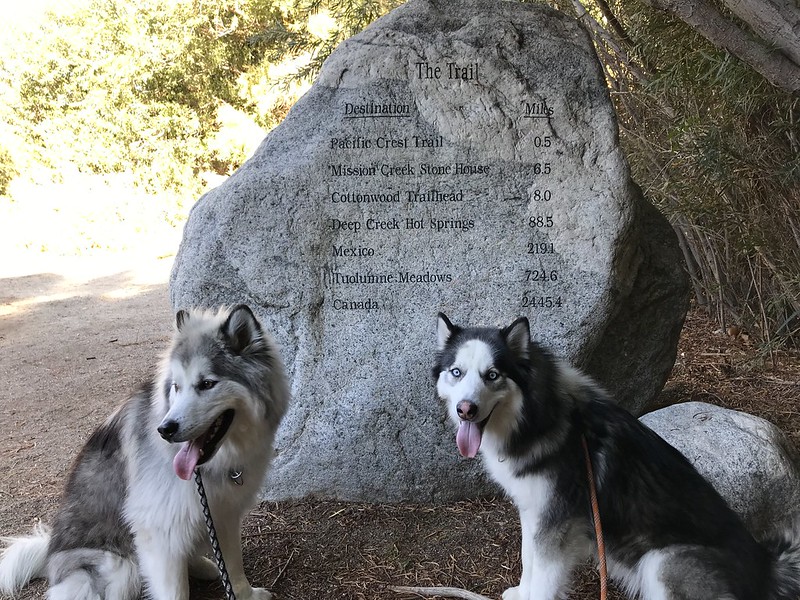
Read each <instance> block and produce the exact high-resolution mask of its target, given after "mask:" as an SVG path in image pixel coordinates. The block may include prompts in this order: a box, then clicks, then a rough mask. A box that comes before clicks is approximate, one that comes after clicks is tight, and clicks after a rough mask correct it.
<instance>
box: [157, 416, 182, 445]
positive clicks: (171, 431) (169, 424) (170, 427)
mask: <svg viewBox="0 0 800 600" xmlns="http://www.w3.org/2000/svg"><path fill="white" fill-rule="evenodd" d="M177 432H178V422H177V421H172V420H170V421H164V422H163V423H161V425H159V426H158V433H160V434H161V437H162V438H164V439H165V440H167V441H168V442H170V441H172V437H173V436H174V435H175V434H176V433H177Z"/></svg>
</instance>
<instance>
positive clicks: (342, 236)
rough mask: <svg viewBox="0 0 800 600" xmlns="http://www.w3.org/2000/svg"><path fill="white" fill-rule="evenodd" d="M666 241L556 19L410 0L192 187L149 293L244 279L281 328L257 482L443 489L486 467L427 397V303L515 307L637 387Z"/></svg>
mask: <svg viewBox="0 0 800 600" xmlns="http://www.w3.org/2000/svg"><path fill="white" fill-rule="evenodd" d="M680 263H681V258H680V253H679V251H678V248H677V244H676V242H675V239H674V236H673V235H672V231H671V229H670V227H669V225H668V224H667V223H666V221H665V220H664V219H663V218H662V217H661V216H660V215H659V214H658V213H657V211H655V209H653V208H652V207H651V206H650V205H648V204H647V203H646V202H644V201H643V200H642V199H641V196H640V194H639V192H638V189H637V188H636V186H635V185H634V184H633V183H632V182H631V181H630V176H629V172H628V167H627V165H626V163H625V160H624V157H623V155H622V153H621V150H620V148H619V146H618V140H617V128H616V122H615V116H614V112H613V108H612V105H611V103H610V100H609V97H608V94H607V92H606V88H605V84H604V79H603V74H602V71H601V68H600V66H599V64H598V62H597V59H596V57H595V55H594V50H593V47H592V44H591V42H590V40H589V38H588V36H587V35H586V33H585V32H584V31H583V30H582V29H581V28H580V27H579V26H578V25H577V23H576V22H574V21H573V20H572V19H570V18H568V17H566V16H564V15H562V14H559V13H557V12H555V11H553V10H550V9H548V8H546V7H543V6H537V5H530V4H518V3H514V2H492V1H488V0H471V1H465V2H459V3H452V2H447V1H444V0H428V1H425V0H411V1H410V2H408V3H407V4H405V5H404V6H402V7H401V8H399V9H397V10H395V11H394V12H392V13H391V14H389V15H387V16H386V17H384V18H382V19H380V20H379V21H377V22H376V23H374V24H373V25H372V26H370V27H369V28H368V29H366V30H365V31H364V32H362V33H361V34H359V35H357V36H355V37H353V38H351V39H350V40H347V41H346V42H344V43H343V44H342V45H341V46H340V47H339V48H338V49H337V50H336V51H335V52H334V53H333V54H332V55H331V57H330V58H329V59H328V60H327V62H326V63H325V65H324V67H323V69H322V72H321V74H320V76H319V78H318V80H317V81H316V82H315V84H314V85H313V87H312V88H311V90H310V91H309V92H308V93H307V94H306V95H305V96H304V97H303V98H302V99H300V100H299V101H298V102H297V103H296V105H295V106H294V107H293V108H292V110H291V111H290V113H289V115H288V116H287V117H286V119H285V121H284V122H283V123H282V124H281V125H280V126H279V127H278V128H276V129H275V130H274V131H273V132H272V133H270V135H269V136H268V137H267V138H266V140H265V141H264V142H263V144H262V145H261V147H260V148H259V149H258V151H257V152H256V154H255V156H254V157H253V158H251V159H250V160H249V161H248V162H247V163H246V164H245V165H244V166H243V167H242V168H241V169H240V170H239V171H237V172H236V173H235V174H234V175H233V176H232V177H231V178H230V179H229V180H228V181H227V182H226V183H225V184H224V185H222V186H221V187H220V188H218V189H216V190H214V191H212V192H210V193H209V194H207V195H205V196H204V197H203V198H201V199H200V201H198V203H197V205H196V206H195V207H194V209H193V210H192V213H191V216H190V219H189V221H188V223H187V225H186V230H185V234H184V240H183V243H182V245H181V249H180V252H179V254H178V257H177V259H176V262H175V268H174V271H173V276H172V281H171V294H172V301H173V304H174V306H175V307H176V308H177V307H188V306H196V305H201V306H207V305H213V304H217V303H234V302H246V303H248V304H250V305H251V306H252V307H253V308H254V309H255V310H256V312H258V313H259V315H260V316H261V317H262V318H263V319H264V320H265V322H266V323H267V325H268V327H269V328H270V330H271V331H272V332H273V333H274V336H275V337H276V339H277V341H278V342H279V343H280V345H281V347H282V349H283V356H284V358H285V360H286V362H287V368H288V372H289V375H290V378H291V380H292V386H293V387H292V391H293V395H294V402H293V406H292V408H291V409H290V411H289V414H288V416H287V418H286V420H285V422H284V426H283V427H282V429H281V432H280V433H279V439H278V442H277V446H278V456H277V458H276V460H275V463H274V468H273V472H272V474H271V475H270V478H269V479H268V485H267V490H266V494H267V496H268V497H270V498H285V497H299V496H304V495H308V494H315V495H318V496H324V497H335V498H341V499H354V500H380V501H386V500H388V501H397V500H416V501H430V500H450V499H454V498H461V497H465V496H471V495H476V494H479V493H483V492H485V491H486V489H487V488H486V487H485V486H482V485H477V486H476V484H475V481H478V480H479V479H478V476H477V475H476V473H477V472H478V468H477V467H478V465H477V464H469V463H465V462H461V461H459V459H458V458H457V452H456V451H455V445H454V440H453V435H452V432H451V430H450V428H449V425H447V424H445V423H444V420H445V414H444V410H443V409H442V407H440V406H439V405H438V404H437V402H436V401H435V400H434V392H433V383H432V380H431V376H430V365H431V363H432V358H433V352H434V346H435V344H434V339H435V335H434V332H435V316H436V313H437V312H438V311H440V310H442V311H444V312H446V313H447V314H448V315H450V316H451V317H452V318H453V319H454V320H456V321H458V322H466V323H472V324H487V325H505V324H508V323H509V322H511V320H513V319H514V318H515V317H517V316H519V315H526V316H528V318H529V319H530V321H531V324H532V329H533V331H534V335H535V336H536V338H537V339H539V340H540V341H541V342H543V343H544V344H546V345H548V346H550V347H552V348H553V349H554V351H555V352H556V353H557V354H559V355H561V356H563V357H564V358H566V359H568V360H570V361H572V362H574V363H576V364H579V365H582V366H584V367H586V368H588V369H589V370H590V371H591V372H593V373H595V374H596V375H598V376H599V377H600V379H601V380H602V381H603V383H604V384H606V385H607V386H608V387H609V388H610V389H611V390H612V392H615V393H617V394H618V395H619V397H620V400H621V402H623V403H624V404H625V405H626V406H628V407H630V408H631V409H633V410H641V409H642V408H643V407H644V406H646V404H647V403H648V402H650V401H651V400H652V398H653V397H654V396H655V394H656V393H657V392H658V391H659V390H660V388H661V386H662V385H663V382H664V380H665V378H666V375H667V373H668V372H669V369H670V368H671V366H672V361H673V360H674V353H675V344H676V342H677V335H678V332H679V329H680V325H681V323H682V320H683V316H684V314H685V310H686V292H687V282H686V279H685V276H684V275H683V272H682V270H681V267H680Z"/></svg>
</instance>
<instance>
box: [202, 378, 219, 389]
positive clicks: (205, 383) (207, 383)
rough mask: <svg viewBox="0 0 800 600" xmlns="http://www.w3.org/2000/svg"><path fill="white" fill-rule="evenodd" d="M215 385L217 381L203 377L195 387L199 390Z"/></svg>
mask: <svg viewBox="0 0 800 600" xmlns="http://www.w3.org/2000/svg"><path fill="white" fill-rule="evenodd" d="M215 385H217V382H216V381H214V380H213V379H203V381H201V382H200V385H198V386H197V387H198V388H199V389H201V390H210V389H211V388H213V387H214V386H215Z"/></svg>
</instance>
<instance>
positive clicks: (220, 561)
mask: <svg viewBox="0 0 800 600" xmlns="http://www.w3.org/2000/svg"><path fill="white" fill-rule="evenodd" d="M194 480H195V482H196V483H197V493H198V494H199V495H200V505H201V506H202V507H203V516H204V517H205V519H206V529H208V539H209V541H210V542H211V551H212V552H213V553H214V560H216V561H217V569H219V576H220V578H222V587H224V588H225V597H226V598H227V599H228V600H236V595H235V594H234V593H233V586H232V585H231V580H230V577H229V576H228V569H226V568H225V559H224V558H222V550H220V548H219V540H218V539H217V530H216V529H215V528H214V521H212V520H211V510H210V509H209V508H208V498H206V490H205V488H204V487H203V478H202V477H201V476H200V469H195V471H194Z"/></svg>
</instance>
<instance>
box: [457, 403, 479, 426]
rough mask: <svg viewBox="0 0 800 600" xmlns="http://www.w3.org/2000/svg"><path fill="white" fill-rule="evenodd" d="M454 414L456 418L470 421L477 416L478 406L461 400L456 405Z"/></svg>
mask: <svg viewBox="0 0 800 600" xmlns="http://www.w3.org/2000/svg"><path fill="white" fill-rule="evenodd" d="M456 412H457V413H458V416H459V417H460V418H461V419H463V420H465V421H472V419H474V418H475V415H477V414H478V405H477V404H475V403H474V402H470V401H469V400H462V401H461V402H459V403H458V404H456Z"/></svg>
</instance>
